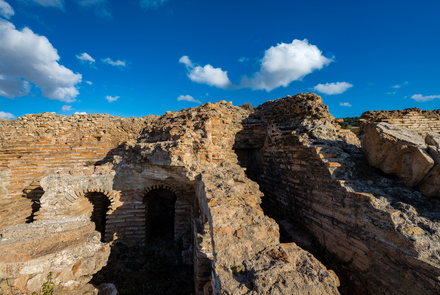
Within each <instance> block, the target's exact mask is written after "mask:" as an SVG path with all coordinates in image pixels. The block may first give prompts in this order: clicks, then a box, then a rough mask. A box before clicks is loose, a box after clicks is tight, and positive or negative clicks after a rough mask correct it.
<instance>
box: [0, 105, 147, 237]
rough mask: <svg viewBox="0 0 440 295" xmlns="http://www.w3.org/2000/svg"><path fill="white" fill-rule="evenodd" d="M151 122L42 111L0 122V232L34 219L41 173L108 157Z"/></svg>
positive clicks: (41, 192)
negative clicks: (65, 114)
mask: <svg viewBox="0 0 440 295" xmlns="http://www.w3.org/2000/svg"><path fill="white" fill-rule="evenodd" d="M152 118H154V116H151V117H146V118H121V117H112V116H109V115H101V114H92V115H72V116H70V117H66V116H63V115H55V113H42V114H38V115H26V116H23V117H20V118H18V119H16V120H12V121H10V120H4V119H0V130H1V133H2V136H1V138H0V218H1V222H0V230H2V229H3V228H5V227H7V226H10V225H15V224H23V223H25V222H26V221H27V222H31V221H33V220H34V219H36V216H34V214H33V213H36V212H35V211H37V210H38V207H39V199H40V198H41V196H42V194H43V193H44V191H43V190H42V189H41V185H40V180H41V179H42V178H43V176H44V175H47V174H50V173H52V172H53V171H54V170H55V169H58V168H73V167H79V168H81V167H83V166H93V165H94V164H95V163H96V162H98V161H101V160H103V159H105V158H106V157H111V156H112V154H114V153H117V147H118V146H119V145H120V144H121V143H123V142H125V141H127V140H128V139H129V138H133V137H134V136H136V135H137V134H138V133H139V131H140V130H141V129H142V128H143V127H144V125H145V124H146V122H148V121H149V120H151V119H152ZM32 206H34V208H32ZM33 209H34V212H32V211H33ZM37 215H38V213H37Z"/></svg>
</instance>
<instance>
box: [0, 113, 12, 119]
mask: <svg viewBox="0 0 440 295" xmlns="http://www.w3.org/2000/svg"><path fill="white" fill-rule="evenodd" d="M14 118H15V116H14V115H13V114H11V113H5V112H2V111H0V119H8V120H11V119H14Z"/></svg>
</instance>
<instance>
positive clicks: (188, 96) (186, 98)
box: [177, 95, 201, 103]
mask: <svg viewBox="0 0 440 295" xmlns="http://www.w3.org/2000/svg"><path fill="white" fill-rule="evenodd" d="M177 100H178V101H182V100H184V101H190V102H196V103H201V101H200V100H198V99H194V97H192V96H191V95H181V96H179V97H178V98H177Z"/></svg>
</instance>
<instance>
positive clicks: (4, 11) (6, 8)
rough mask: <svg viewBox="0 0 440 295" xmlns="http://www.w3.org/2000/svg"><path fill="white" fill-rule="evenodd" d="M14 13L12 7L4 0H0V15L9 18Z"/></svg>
mask: <svg viewBox="0 0 440 295" xmlns="http://www.w3.org/2000/svg"><path fill="white" fill-rule="evenodd" d="M14 14H15V12H14V9H12V7H11V5H9V4H8V3H7V2H5V1H4V0H0V16H1V17H4V18H6V19H10V18H11V16H13V15H14Z"/></svg>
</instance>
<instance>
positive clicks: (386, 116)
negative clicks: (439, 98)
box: [359, 108, 440, 134]
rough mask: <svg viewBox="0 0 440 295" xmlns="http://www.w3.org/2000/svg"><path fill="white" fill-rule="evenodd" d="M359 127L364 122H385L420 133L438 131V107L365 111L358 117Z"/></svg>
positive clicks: (439, 122)
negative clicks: (431, 109)
mask: <svg viewBox="0 0 440 295" xmlns="http://www.w3.org/2000/svg"><path fill="white" fill-rule="evenodd" d="M359 122H360V128H361V129H362V127H363V125H364V123H373V122H386V123H389V124H395V125H399V126H402V127H405V128H408V129H412V130H416V131H418V132H419V133H421V134H426V133H428V132H430V131H431V132H437V133H439V132H440V109H438V110H433V111H425V110H420V109H419V108H411V109H405V110H395V111H367V112H365V113H363V114H362V116H361V117H360V120H359Z"/></svg>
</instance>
